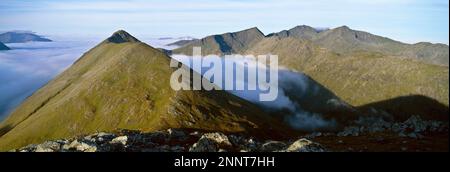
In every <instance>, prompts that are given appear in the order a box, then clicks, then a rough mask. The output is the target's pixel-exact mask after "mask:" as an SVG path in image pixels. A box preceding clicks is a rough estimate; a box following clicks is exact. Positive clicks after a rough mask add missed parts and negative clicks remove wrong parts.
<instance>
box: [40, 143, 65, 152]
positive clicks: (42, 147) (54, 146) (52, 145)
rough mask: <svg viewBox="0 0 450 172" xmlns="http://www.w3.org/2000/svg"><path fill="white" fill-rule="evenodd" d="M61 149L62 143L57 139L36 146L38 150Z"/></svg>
mask: <svg viewBox="0 0 450 172" xmlns="http://www.w3.org/2000/svg"><path fill="white" fill-rule="evenodd" d="M60 149H61V144H60V143H58V142H55V141H46V142H44V143H42V144H39V145H37V146H36V150H35V151H36V152H56V151H59V150H60Z"/></svg>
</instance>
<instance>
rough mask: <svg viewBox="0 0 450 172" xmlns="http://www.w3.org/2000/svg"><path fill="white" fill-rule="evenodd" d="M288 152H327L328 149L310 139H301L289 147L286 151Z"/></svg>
mask: <svg viewBox="0 0 450 172" xmlns="http://www.w3.org/2000/svg"><path fill="white" fill-rule="evenodd" d="M285 151H286V152H325V151H326V149H325V148H324V147H323V146H322V145H320V144H318V143H315V142H312V141H310V140H308V139H299V140H297V141H295V142H294V143H292V144H291V145H289V147H288V148H287V149H286V150H285Z"/></svg>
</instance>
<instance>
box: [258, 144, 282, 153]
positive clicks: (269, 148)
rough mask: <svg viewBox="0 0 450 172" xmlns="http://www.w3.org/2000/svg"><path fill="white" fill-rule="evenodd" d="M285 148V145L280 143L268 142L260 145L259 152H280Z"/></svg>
mask: <svg viewBox="0 0 450 172" xmlns="http://www.w3.org/2000/svg"><path fill="white" fill-rule="evenodd" d="M285 148H286V143H283V142H280V141H268V142H266V143H264V144H262V146H261V148H260V150H261V151H262V152H274V151H281V150H283V149H285Z"/></svg>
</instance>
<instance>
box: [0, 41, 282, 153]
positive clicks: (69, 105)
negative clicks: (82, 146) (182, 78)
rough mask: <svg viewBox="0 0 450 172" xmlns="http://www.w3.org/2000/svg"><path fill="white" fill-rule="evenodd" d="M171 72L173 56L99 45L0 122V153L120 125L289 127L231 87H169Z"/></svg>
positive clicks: (267, 131) (136, 46) (138, 46)
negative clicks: (170, 64)
mask: <svg viewBox="0 0 450 172" xmlns="http://www.w3.org/2000/svg"><path fill="white" fill-rule="evenodd" d="M173 70H174V69H172V68H170V67H169V57H167V56H166V55H164V54H163V53H162V52H160V51H158V50H156V49H154V48H152V47H149V46H148V45H146V44H144V43H121V44H114V43H102V44H100V45H98V46H97V47H95V48H93V49H92V50H90V51H89V52H87V53H86V54H85V55H84V56H83V57H81V58H80V59H79V60H78V61H77V62H76V63H75V64H74V65H72V66H71V67H70V68H69V69H67V70H66V71H64V72H63V73H62V74H60V75H59V76H57V77H56V78H55V79H54V80H52V81H50V82H49V83H48V84H47V85H45V86H44V87H43V88H41V89H39V90H38V91H37V92H35V93H34V94H33V95H32V96H31V97H29V98H28V99H27V100H26V101H25V102H24V103H22V104H21V105H20V106H19V107H18V108H17V109H16V110H15V111H14V112H13V113H12V114H11V115H10V116H9V118H7V119H6V120H5V121H4V122H3V123H2V124H1V125H0V128H1V129H2V132H3V131H6V132H3V136H1V137H0V150H2V151H5V150H9V149H13V148H18V147H22V146H25V145H28V144H31V143H39V142H43V141H45V140H53V139H59V138H70V137H74V136H77V135H84V134H89V133H93V132H97V131H114V130H117V129H132V130H141V131H154V130H160V129H166V128H192V129H201V130H214V131H222V132H252V133H254V134H259V135H263V136H267V137H268V136H271V135H277V134H279V133H281V131H283V132H284V131H287V129H285V128H284V125H282V124H281V121H279V120H274V119H272V117H270V116H269V115H267V114H266V113H264V112H263V111H261V110H260V109H259V108H258V107H256V106H255V105H253V104H251V103H249V102H247V101H244V100H242V99H240V98H238V97H236V96H233V95H231V94H229V93H227V92H224V91H212V92H207V91H174V90H172V89H171V87H170V85H169V79H170V75H171V74H172V71H173ZM287 132H289V131H287ZM283 134H285V133H281V134H280V135H283Z"/></svg>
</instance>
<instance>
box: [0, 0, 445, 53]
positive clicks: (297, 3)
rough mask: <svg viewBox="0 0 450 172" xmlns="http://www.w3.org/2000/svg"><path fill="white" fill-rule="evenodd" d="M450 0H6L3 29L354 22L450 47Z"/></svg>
mask: <svg viewBox="0 0 450 172" xmlns="http://www.w3.org/2000/svg"><path fill="white" fill-rule="evenodd" d="M448 14H449V2H448V0H370V1H367V0H335V1H332V2H330V1H329V0H311V1H303V0H242V1H238V0H214V1H210V0H193V1H187V0H165V1H162V0H161V1H156V0H145V1H144V0H113V1H105V0H97V1H96V0H28V1H26V0H2V2H1V3H0V31H6V30H32V31H35V32H38V33H40V34H44V35H95V36H101V37H106V36H108V35H110V34H111V33H112V32H114V31H115V30H118V29H125V30H127V31H129V32H130V33H132V34H134V35H136V36H138V37H139V36H194V37H203V36H206V35H210V34H216V33H223V32H229V31H238V30H242V29H245V28H249V27H254V26H257V27H258V28H260V29H261V30H262V31H263V32H264V33H266V34H268V33H271V32H277V31H280V30H283V29H289V28H292V27H294V26H296V25H302V24H305V25H310V26H313V27H330V28H333V27H337V26H341V25H347V26H349V27H351V28H353V29H357V30H364V31H368V32H371V33H374V34H377V35H381V36H386V37H390V38H393V39H396V40H399V41H403V42H408V43H414V42H419V41H428V42H440V43H446V44H448V42H449V40H448V37H449V17H448Z"/></svg>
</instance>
